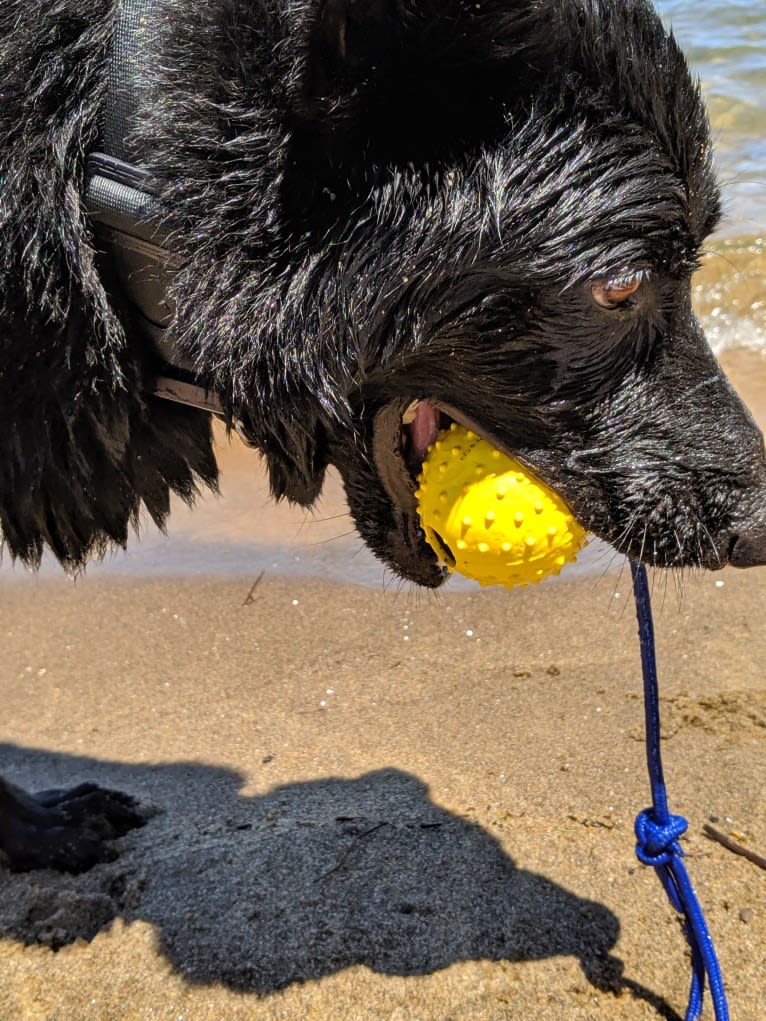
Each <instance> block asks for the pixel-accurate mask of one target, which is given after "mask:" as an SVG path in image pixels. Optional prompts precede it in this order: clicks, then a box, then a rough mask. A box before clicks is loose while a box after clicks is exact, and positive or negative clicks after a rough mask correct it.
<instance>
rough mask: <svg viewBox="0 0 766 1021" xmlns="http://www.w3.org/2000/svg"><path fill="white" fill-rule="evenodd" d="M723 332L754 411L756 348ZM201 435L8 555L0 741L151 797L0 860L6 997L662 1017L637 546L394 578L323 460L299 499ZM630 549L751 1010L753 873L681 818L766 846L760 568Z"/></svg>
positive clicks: (365, 1014) (669, 918) (701, 864)
mask: <svg viewBox="0 0 766 1021" xmlns="http://www.w3.org/2000/svg"><path fill="white" fill-rule="evenodd" d="M723 361H724V363H725V365H726V367H727V370H728V371H729V373H730V376H731V378H732V380H733V382H734V383H735V385H736V386H737V388H738V389H739V390H740V392H741V393H742V394H743V396H744V397H745V399H746V400H747V401H748V403H749V404H750V406H751V407H752V408H753V410H754V412H755V414H756V416H757V418H758V420H759V422H760V424H761V425H762V426H763V425H764V424H766V396H765V395H766V359H763V358H762V357H761V356H759V355H755V354H748V353H747V352H743V351H737V352H731V353H729V354H727V355H725V356H724V359H723ZM222 466H223V486H222V488H223V496H222V497H221V498H220V499H216V498H214V497H210V498H206V499H204V500H203V501H202V502H201V505H200V506H199V508H198V510H197V511H196V512H195V513H194V514H191V513H189V512H188V511H187V510H186V509H185V508H178V512H177V513H176V514H175V515H174V517H173V519H172V522H171V528H170V535H169V536H168V538H163V537H161V536H159V535H157V534H154V533H153V532H151V531H150V530H148V529H147V534H146V536H145V539H144V542H143V543H142V544H138V543H137V544H136V545H135V546H134V547H133V548H132V550H131V551H130V552H129V553H128V554H127V555H126V556H119V557H115V558H112V559H111V560H110V561H109V562H106V563H104V564H102V565H94V566H93V568H92V569H89V570H88V572H87V573H86V575H85V576H84V577H82V578H80V579H79V580H78V581H77V582H76V583H72V582H70V581H68V580H66V579H64V578H62V577H61V576H60V573H59V572H57V571H56V570H54V569H53V567H52V566H46V568H45V569H44V570H43V572H42V573H41V575H40V576H39V577H31V576H28V575H25V574H24V573H23V572H21V571H19V570H16V569H11V567H10V565H8V564H4V565H3V566H2V568H1V569H0V604H1V605H2V617H1V618H0V623H1V626H2V640H3V653H4V654H3V658H2V664H0V677H2V692H3V705H4V712H3V715H2V723H1V726H2V731H1V732H0V771H2V772H4V773H6V774H7V775H9V776H10V777H11V778H12V779H14V780H15V781H17V782H19V783H21V784H24V785H27V786H30V787H34V788H43V787H53V786H64V785H70V784H73V783H76V782H79V781H81V780H86V779H92V780H95V781H97V782H98V783H100V784H102V785H106V786H113V787H117V788H119V789H121V790H126V791H129V792H131V793H134V794H137V795H138V796H140V797H141V798H142V799H143V800H144V801H145V802H146V803H148V804H151V805H153V806H155V807H156V808H157V810H158V811H157V814H156V815H154V817H153V818H152V819H151V820H150V821H149V823H148V824H147V825H146V826H145V827H144V828H142V829H140V830H136V831H134V832H133V833H131V834H130V835H128V836H127V837H125V838H124V839H123V840H122V841H120V842H119V857H117V859H116V860H115V861H114V862H110V863H108V864H103V865H99V866H97V867H95V868H94V869H92V870H91V871H90V872H88V873H86V874H84V875H82V876H77V877H73V876H61V875H58V874H55V873H52V872H41V873H37V874H31V875H11V874H10V873H8V872H7V871H6V870H3V869H2V868H0V970H1V973H2V976H3V977H2V982H1V983H0V1021H74V1019H78V1021H79V1019H81V1018H83V1019H84V1018H89V1019H93V1021H116V1019H121V1021H149V1019H160V1021H181V1019H183V1021H222V1019H230V1018H231V1019H240V1018H241V1019H244V1018H247V1019H254V1021H282V1019H291V1021H292V1019H296V1021H297V1019H312V1021H313V1019H330V1018H333V1019H335V1018H338V1019H344V1021H345V1019H348V1021H367V1019H370V1021H372V1019H392V1021H409V1019H413V1021H415V1019H416V1021H437V1019H438V1021H447V1019H449V1021H463V1019H466V1021H467V1019H477V1021H500V1019H503V1021H508V1019H514V1021H515V1019H524V1021H538V1019H539V1021H543V1019H551V1021H570V1019H572V1021H579V1019H583V1021H585V1019H587V1021H601V1019H604V1021H606V1019H614V1018H615V1017H617V1018H620V1019H626V1021H633V1019H636V1021H638V1019H657V1018H664V1019H676V1021H678V1019H680V1018H681V1017H682V1016H683V1012H684V1010H685V1005H686V993H687V988H688V955H687V950H686V944H685V941H684V939H683V936H682V934H681V931H680V928H679V924H678V920H677V918H676V917H675V915H674V913H673V911H672V910H671V908H670V907H669V906H668V904H667V902H666V900H665V896H664V894H663V892H662V889H661V887H660V884H659V883H658V881H657V879H656V877H655V875H654V874H653V872H652V870H650V869H646V868H644V867H643V866H641V865H639V863H638V862H637V860H636V859H635V855H634V851H633V845H634V838H633V819H634V816H635V814H636V813H637V811H639V810H640V809H641V808H643V807H645V805H646V804H647V803H648V797H649V794H648V781H647V778H646V771H645V766H644V749H643V743H642V737H643V714H642V704H641V675H640V662H639V651H638V643H637V638H636V628H635V619H634V610H633V605H632V598H631V593H630V585H629V572H628V571H627V569H625V568H623V569H622V570H621V569H620V565H619V564H618V563H616V562H615V561H614V560H613V559H612V558H611V557H609V556H607V555H604V554H600V555H597V556H596V557H594V558H593V561H592V563H591V565H590V568H589V570H588V571H587V572H586V573H585V574H582V573H578V572H576V571H575V572H574V573H573V575H572V577H571V578H570V579H569V580H566V581H561V582H556V583H546V584H544V585H542V586H540V587H538V588H535V589H527V590H521V591H513V592H504V591H499V590H494V589H493V590H487V591H483V590H480V589H478V588H477V587H474V586H471V585H469V584H468V583H466V582H460V581H456V582H455V583H450V584H449V585H448V586H447V587H446V588H445V589H443V590H442V591H441V592H440V593H439V594H437V595H433V594H430V593H422V592H417V591H415V590H413V589H411V588H410V587H409V586H406V585H399V584H398V583H396V582H394V581H392V579H391V577H390V576H386V575H385V573H384V572H383V570H382V569H381V568H380V567H378V566H377V565H375V564H374V562H373V561H372V560H371V558H370V557H369V555H368V554H367V553H366V552H365V551H363V550H361V544H360V541H359V540H358V538H357V537H355V536H354V535H353V534H352V528H351V524H350V522H349V520H348V518H347V517H346V516H345V511H344V503H343V499H342V495H341V493H340V489H339V486H338V484H337V481H334V480H333V481H332V482H331V485H330V486H329V488H328V493H327V495H326V496H325V498H324V500H323V503H322V506H321V507H320V508H319V510H318V512H317V515H316V516H315V518H313V519H307V518H306V516H305V515H304V514H303V513H302V512H297V511H295V510H290V509H289V508H286V507H279V508H274V507H272V506H271V505H270V504H269V502H268V498H267V492H266V487H265V484H264V481H263V478H262V476H261V474H260V470H259V467H258V460H257V457H256V456H255V455H254V454H252V453H251V452H249V451H246V450H244V448H242V447H241V446H239V445H233V446H231V447H228V448H224V449H223V450H222ZM653 583H654V590H655V591H654V610H655V616H656V626H657V637H658V656H659V670H660V681H661V686H662V696H663V701H662V711H663V725H664V737H665V740H664V745H663V752H664V755H665V769H666V775H667V781H668V787H669V793H670V799H671V808H672V809H673V810H674V811H677V812H679V813H681V814H683V815H685V816H686V817H687V818H688V819H689V823H690V825H689V832H688V834H687V835H686V837H684V839H683V843H684V847H685V849H686V851H687V854H688V866H689V869H690V872H691V875H692V878H693V881H694V884H695V887H696V889H697V891H698V893H699V895H700V899H701V901H702V903H703V905H704V907H705V910H706V914H707V918H708V922H709V925H710V928H711V931H712V933H713V936H714V939H715V941H716V945H717V949H718V952H719V955H720V958H721V963H722V966H723V970H724V974H725V976H726V981H727V987H728V990H729V997H730V1007H731V1014H732V1018H733V1019H736V1021H758V1019H760V1018H762V1016H763V1004H764V1003H766V952H765V951H764V948H765V947H766V876H764V873H763V871H762V870H760V869H759V868H758V867H757V866H756V865H754V864H752V863H750V862H749V861H747V860H746V859H745V858H743V857H740V856H737V855H735V854H733V853H732V852H731V851H730V850H727V849H726V848H724V847H723V846H721V845H720V844H719V843H716V842H714V841H712V840H710V839H708V838H707V837H706V836H705V835H704V833H703V825H704V824H705V823H707V822H710V821H712V822H713V824H714V825H715V827H716V828H717V829H718V830H720V831H721V832H723V833H724V834H726V835H727V836H728V837H730V838H731V839H733V840H735V841H736V842H737V843H739V844H740V845H743V846H744V847H746V848H749V849H750V850H751V851H754V852H756V853H759V854H760V855H762V856H764V855H766V807H765V806H766V798H765V797H764V795H766V765H765V763H764V737H765V736H766V729H765V728H766V666H765V664H766V629H765V628H764V621H763V607H764V605H765V603H764V600H765V599H766V570H753V571H749V572H737V571H734V570H728V569H727V570H725V571H723V572H720V573H718V574H699V575H694V576H687V577H685V578H684V579H683V583H681V581H680V580H678V579H674V578H668V577H667V576H665V575H661V574H657V575H655V576H654V578H653ZM705 1017H709V1018H712V1017H713V1014H712V1010H711V1009H710V1007H709V1006H708V1010H707V1012H706V1014H705Z"/></svg>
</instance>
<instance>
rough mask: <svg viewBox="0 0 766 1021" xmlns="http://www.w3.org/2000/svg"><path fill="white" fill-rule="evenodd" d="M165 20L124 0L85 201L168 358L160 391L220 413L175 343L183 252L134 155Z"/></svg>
mask: <svg viewBox="0 0 766 1021" xmlns="http://www.w3.org/2000/svg"><path fill="white" fill-rule="evenodd" d="M161 28H162V9H161V4H160V3H159V2H158V0H122V2H121V3H120V5H119V9H118V12H117V15H116V20H115V29H114V37H113V42H112V51H111V54H110V58H109V72H108V88H107V95H106V100H105V103H104V108H103V113H102V122H101V126H100V134H101V146H100V148H101V151H100V152H96V153H92V154H91V155H90V156H89V158H88V164H87V183H86V193H85V202H86V208H87V210H88V214H89V217H90V220H91V222H92V224H93V226H94V230H95V233H96V235H97V237H98V238H99V241H100V243H101V244H102V245H103V246H104V247H105V248H106V249H107V251H108V252H109V256H110V259H111V260H112V262H113V264H114V268H115V270H116V272H117V275H118V277H119V279H120V283H121V284H122V287H123V289H124V292H125V295H126V296H127V297H128V299H129V300H130V302H131V304H132V305H133V307H134V310H135V313H136V318H137V319H138V321H139V322H140V323H141V325H142V327H143V329H144V332H145V333H146V334H147V335H148V336H149V337H151V339H152V340H153V342H154V344H155V346H156V348H157V350H158V353H159V354H160V356H161V358H162V359H163V360H164V361H165V362H166V364H167V374H166V375H163V376H162V377H160V378H159V379H158V380H157V383H156V387H155V392H156V394H157V395H158V396H161V397H165V398H167V399H169V400H174V401H178V402H181V403H183V404H190V405H192V406H194V407H197V408H203V409H204V410H206V411H211V412H213V413H214V414H221V413H222V408H221V405H220V403H219V402H218V400H217V399H216V398H215V396H214V395H213V394H211V393H209V392H208V391H207V390H206V389H205V388H204V387H201V386H199V385H197V384H196V383H195V382H194V372H193V367H192V366H191V365H190V364H189V363H188V362H185V361H184V360H183V359H182V358H180V357H179V356H178V354H177V352H176V351H175V349H174V345H173V340H172V336H171V335H170V333H169V331H168V326H169V325H170V323H171V321H172V318H173V312H174V309H173V305H172V303H171V302H170V301H169V299H168V293H169V288H170V284H171V282H172V279H173V276H174V274H175V273H176V272H177V271H178V269H179V268H180V267H181V266H182V265H183V260H182V259H181V258H180V257H179V256H178V255H176V254H174V253H173V251H172V250H171V249H170V248H169V247H168V245H167V236H166V235H165V234H164V232H163V231H162V227H161V217H160V207H159V204H158V202H157V200H156V198H154V197H153V196H152V195H151V194H149V193H148V192H147V190H146V183H147V180H148V177H149V175H148V173H147V172H146V171H145V170H142V169H141V168H140V167H139V166H136V165H134V163H133V162H132V160H134V159H135V153H134V151H133V149H132V147H131V141H130V139H131V132H132V128H133V123H134V121H135V118H136V116H137V115H138V113H139V109H140V101H141V93H142V90H143V89H144V88H145V83H146V82H147V80H148V71H149V67H150V61H151V60H153V59H155V56H154V55H155V53H156V45H157V42H158V39H159V34H160V31H161Z"/></svg>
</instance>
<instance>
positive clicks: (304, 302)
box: [142, 0, 766, 586]
mask: <svg viewBox="0 0 766 1021" xmlns="http://www.w3.org/2000/svg"><path fill="white" fill-rule="evenodd" d="M245 6H247V5H239V6H238V5H237V3H234V4H233V5H231V10H233V11H234V12H235V13H236V12H237V11H240V15H241V17H240V16H239V15H237V17H239V20H238V21H237V23H236V25H235V24H234V22H232V24H231V25H228V27H226V26H225V27H226V31H223V30H222V29H221V26H220V25H219V24H218V22H216V23H215V25H211V24H208V22H207V21H205V20H204V19H210V18H212V17H213V15H212V14H210V13H208V9H207V7H205V8H204V9H203V8H200V7H198V6H197V5H192V7H193V10H191V11H190V10H189V9H188V8H189V5H183V4H178V5H177V8H178V10H177V14H178V17H177V18H176V19H174V22H173V24H174V25H179V26H184V25H185V29H183V31H185V33H186V34H185V36H184V40H183V41H182V43H180V44H179V45H178V46H177V47H176V52H180V53H181V54H182V56H183V62H182V65H181V64H179V67H180V69H181V70H182V71H183V76H182V75H181V74H180V73H176V72H174V71H173V69H172V67H170V62H169V61H170V57H171V56H172V54H173V52H174V51H173V50H168V52H167V53H166V54H165V56H164V57H163V62H155V63H156V64H157V66H158V67H159V70H158V71H156V72H155V73H158V74H160V75H161V74H162V73H163V72H162V66H164V65H167V66H168V67H170V71H169V72H168V73H167V74H165V77H164V78H163V79H162V80H160V82H159V85H158V87H157V88H156V89H155V94H154V97H153V99H152V102H150V104H149V107H148V109H147V112H146V117H144V118H142V131H143V133H144V138H145V140H146V147H145V148H146V150H147V152H148V153H149V155H150V156H151V152H152V151H154V152H158V153H160V154H161V159H160V160H159V163H157V161H155V167H154V169H155V171H156V172H157V175H158V177H160V178H164V179H165V181H166V182H169V183H168V185H167V188H166V192H165V197H166V198H167V199H168V207H169V208H174V209H176V210H177V211H178V216H179V219H178V231H179V237H182V236H183V235H184V230H186V235H185V236H186V238H187V241H186V248H185V251H184V254H185V256H186V258H187V263H186V268H185V270H184V272H183V273H182V274H181V276H180V278H179V284H178V287H177V290H176V294H175V298H176V304H177V307H178V309H179V310H181V311H180V312H179V321H178V323H177V324H176V332H177V334H178V336H179V337H180V343H181V345H182V346H184V345H185V349H186V351H187V353H188V355H189V356H190V357H192V358H193V359H194V360H195V361H196V364H197V365H198V366H200V367H201V368H202V369H203V370H204V371H205V372H206V373H207V374H208V377H209V378H210V379H211V381H212V385H214V386H215V387H216V388H217V390H218V392H219V393H220V394H221V395H222V399H223V401H224V403H225V404H226V406H227V407H228V409H229V411H230V413H231V414H232V416H237V417H239V418H240V419H241V420H242V421H244V422H245V424H246V427H247V429H248V430H249V432H250V434H251V436H252V439H253V441H254V442H255V443H256V444H257V445H258V446H260V447H261V448H262V449H263V450H264V452H265V454H266V457H267V460H268V464H269V469H270V473H271V480H272V488H273V490H274V493H275V495H277V496H286V497H288V498H289V499H292V500H296V501H298V502H300V503H305V504H309V503H311V501H312V500H313V499H314V498H315V497H316V495H317V494H318V492H319V490H320V488H321V484H322V476H323V472H324V468H325V467H326V465H327V464H328V463H330V462H332V463H334V464H335V465H337V467H338V469H339V470H340V472H341V474H342V476H343V479H344V483H345V486H346V490H347V493H348V498H349V503H350V507H351V511H352V514H353V516H354V518H355V520H356V524H357V526H358V528H359V531H360V533H361V535H362V536H363V538H364V539H365V540H366V542H367V543H368V545H369V546H370V547H371V548H372V550H373V551H374V552H375V553H377V554H378V555H379V556H380V557H381V559H383V560H384V561H385V562H386V563H388V564H389V565H391V566H392V567H393V568H394V570H396V571H397V572H398V573H400V574H401V575H403V576H404V577H407V578H411V579H413V580H415V581H417V582H420V583H422V584H425V585H432V586H433V585H438V584H439V583H440V582H441V580H442V579H443V571H442V568H441V567H440V566H439V564H438V563H437V561H436V558H435V556H434V554H433V553H432V552H431V550H430V549H429V548H428V547H427V546H426V544H425V542H424V539H423V535H422V532H421V530H420V528H419V524H418V518H417V512H416V506H415V499H414V490H415V486H416V483H415V478H416V476H417V473H418V468H419V465H420V463H421V461H422V458H423V456H424V454H425V452H426V449H427V446H428V444H429V442H430V441H431V440H433V438H434V437H435V435H436V433H437V432H438V430H439V429H440V428H441V427H442V426H444V425H445V424H446V423H447V422H448V421H449V419H456V420H458V421H460V422H462V423H464V424H467V425H469V426H470V427H472V428H474V429H476V431H478V432H479V433H480V434H482V435H483V436H485V437H486V438H487V439H489V440H490V441H491V442H492V443H494V444H495V445H497V446H499V447H501V448H503V449H505V450H506V451H508V452H509V453H511V454H512V455H513V456H515V457H517V458H519V459H520V460H522V461H523V462H525V463H527V464H528V466H529V467H530V468H532V469H533V470H534V471H535V472H536V473H537V474H538V475H540V476H541V477H542V479H543V480H544V481H545V482H547V483H548V484H550V485H552V486H554V487H555V488H556V489H557V490H559V491H560V492H561V493H562V495H563V496H564V497H565V498H566V499H567V501H568V502H569V504H570V505H571V507H572V509H573V510H574V512H575V514H576V515H577V516H578V518H579V519H580V520H581V522H582V523H583V524H584V525H585V526H586V527H587V528H588V529H590V530H591V531H593V532H594V533H596V534H597V535H599V536H601V537H602V538H604V539H606V540H607V541H608V542H610V543H611V544H612V545H613V546H614V547H616V548H617V549H618V550H620V551H622V552H625V553H627V554H629V555H631V556H633V557H637V558H640V559H642V560H644V561H646V562H648V563H650V564H656V565H659V566H666V567H673V566H686V565H690V566H691V565H697V566H703V567H708V568H716V567H720V566H723V565H724V564H726V563H732V564H737V565H741V566H745V565H748V564H755V563H763V562H764V561H766V525H764V518H765V517H766V462H765V461H764V451H763V442H762V438H761V436H760V433H759V432H758V430H757V429H756V427H755V425H754V423H753V421H752V420H751V418H750V416H749V415H748V413H747V411H746V410H745V408H744V407H743V406H742V404H741V402H740V401H739V399H738V398H737V396H736V395H735V394H734V392H733V391H732V390H731V388H730V387H729V385H728V383H727V381H726V380H725V378H724V376H723V374H722V372H721V370H720V368H719V367H718V365H717V363H716V361H715V359H714V358H713V356H712V354H711V352H710V350H709V348H708V347H707V344H706V342H705V338H704V336H703V333H702V330H701V329H700V326H699V324H698V323H697V321H696V319H695V316H694V313H693V311H692V307H691V299H690V281H691V277H692V273H693V271H694V269H695V266H696V265H697V261H698V259H699V257H700V254H701V251H702V248H703V245H704V243H705V239H706V238H707V237H708V235H709V234H710V232H711V231H712V229H713V228H714V227H715V225H716V223H717V221H718V218H719V194H718V188H717V185H716V181H715V177H714V173H713V169H712V157H711V143H710V136H709V129H708V124H707V119H706V115H705V111H704V107H703V103H702V100H701V96H700V91H699V88H698V85H697V84H696V83H695V82H694V81H693V80H692V78H691V76H690V74H689V70H688V68H687V65H686V63H685V60H684V58H683V55H682V54H681V52H680V51H679V49H678V46H677V44H676V42H675V40H674V39H673V37H672V36H671V35H669V34H668V33H667V32H666V30H665V29H664V27H663V26H662V24H661V22H660V20H659V18H658V17H657V15H656V13H655V12H654V10H653V9H652V7H651V6H650V5H649V4H648V3H645V2H643V0H634V2H632V3H629V4H628V3H619V2H616V0H535V2H532V0H482V3H480V4H479V3H473V2H468V0H439V2H438V3H437V2H436V0H370V2H365V3H361V2H359V3H357V2H355V0H305V2H304V0H301V2H295V3H292V2H291V3H287V2H285V3H281V2H277V0H274V4H273V5H272V6H273V7H274V8H275V9H279V11H280V12H281V15H282V17H283V19H285V24H286V26H287V27H286V28H285V25H283V24H282V22H281V21H279V19H276V20H274V21H273V24H272V23H271V22H267V23H261V22H260V21H259V22H258V24H257V25H256V24H254V23H253V24H251V22H250V21H248V19H247V18H246V17H245V14H244V13H243V12H244V8H245ZM240 8H241V10H240ZM269 9H271V8H269ZM221 10H223V8H221ZM225 10H226V11H229V6H227V7H226V8H225ZM219 16H221V15H220V11H219V13H218V14H215V17H219ZM194 19H196V20H194ZM200 19H202V21H200ZM198 22H199V23H198ZM202 22H204V23H202ZM235 29H236V31H235ZM177 31H178V33H179V34H180V33H182V28H178V29H177ZM270 33H271V34H270ZM272 36H273V37H272ZM211 39H219V40H220V39H225V40H226V46H227V47H230V48H233V49H234V51H235V52H233V53H231V52H229V51H228V50H227V52H226V53H223V52H222V53H221V54H220V55H219V56H217V57H216V66H217V67H218V68H219V69H220V74H221V80H220V82H219V83H218V84H217V86H216V88H217V89H218V92H217V93H216V96H215V97H214V98H215V102H212V101H211V102H208V103H206V105H204V106H203V105H201V104H198V105H197V107H195V111H194V117H193V118H191V120H190V118H189V116H188V95H189V92H190V90H191V92H192V93H193V94H196V93H197V92H198V91H200V92H204V90H205V89H207V90H208V91H209V90H210V87H211V86H210V81H209V79H210V72H209V64H210V58H209V55H208V54H207V52H206V50H205V47H206V46H208V45H209V43H210V40H211ZM195 47H196V50H195V49H194V48H195ZM168 54H170V56H169V55H168ZM254 54H255V55H254ZM196 68H200V69H201V70H200V71H199V81H196V80H192V81H191V82H190V81H189V75H192V77H193V76H194V74H195V73H196V72H195V69H196ZM184 76H185V77H184ZM174 96H175V97H176V98H175V99H174ZM174 104H175V105H174ZM222 111H224V112H225V114H226V116H225V120H224V122H223V126H222V121H221V117H222ZM205 117H207V118H208V119H209V123H207V124H203V119H204V118H205ZM190 124H191V127H189V125H190ZM184 132H185V133H186V135H184ZM201 138H204V139H205V144H206V146H207V148H206V149H205V152H204V162H200V156H199V152H200V144H201V143H200V139H201ZM215 139H218V141H216V142H215V144H213V141H211V140H215ZM152 147H153V149H152ZM216 160H217V161H218V163H219V165H218V166H216ZM150 162H151V159H150ZM199 181H201V182H202V183H201V184H199V183H198V182H199ZM174 182H181V183H180V184H178V183H174ZM243 210H247V216H245V215H244V213H243ZM184 218H185V220H184ZM189 221H193V224H194V229H193V230H192V231H188V229H186V228H184V222H186V223H188V222H189ZM206 237H207V240H205V238H206ZM245 256H246V257H245ZM181 317H183V318H181Z"/></svg>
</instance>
